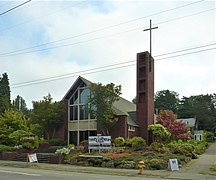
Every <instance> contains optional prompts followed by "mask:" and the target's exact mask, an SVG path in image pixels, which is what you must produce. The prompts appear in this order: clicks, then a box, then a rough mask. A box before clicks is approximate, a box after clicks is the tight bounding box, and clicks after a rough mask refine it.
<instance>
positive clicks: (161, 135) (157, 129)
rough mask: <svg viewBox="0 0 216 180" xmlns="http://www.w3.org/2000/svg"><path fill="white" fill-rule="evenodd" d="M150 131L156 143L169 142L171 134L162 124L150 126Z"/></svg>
mask: <svg viewBox="0 0 216 180" xmlns="http://www.w3.org/2000/svg"><path fill="white" fill-rule="evenodd" d="M148 131H150V132H151V133H152V134H153V135H154V137H155V139H156V141H159V142H162V141H167V140H169V138H170V136H171V133H170V132H169V131H168V130H167V129H166V128H165V127H164V126H163V125H161V124H151V125H149V126H148Z"/></svg>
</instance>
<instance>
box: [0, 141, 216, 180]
mask: <svg viewBox="0 0 216 180" xmlns="http://www.w3.org/2000/svg"><path fill="white" fill-rule="evenodd" d="M215 162H216V142H215V143H213V144H212V145H211V146H210V147H209V148H208V149H207V151H206V152H205V153H204V154H203V155H201V156H200V157H199V159H195V160H192V161H191V163H190V164H189V165H188V166H186V167H183V168H181V169H180V170H179V171H173V172H172V171H168V170H145V171H144V175H138V170H137V169H115V168H101V167H87V166H75V165H65V164H47V163H33V164H31V166H28V167H27V163H26V162H19V161H2V160H0V166H13V167H22V168H38V169H46V170H56V171H69V172H80V173H94V174H108V175H122V176H131V177H134V176H144V177H152V178H154V177H155V178H156V177H157V178H162V179H163V178H166V179H184V180H187V179H191V180H193V179H194V180H204V179H205V180H211V179H212V180H213V179H216V173H215V172H211V171H210V170H209V168H210V167H211V165H213V164H214V163H215Z"/></svg>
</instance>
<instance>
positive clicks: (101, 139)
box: [89, 134, 111, 153]
mask: <svg viewBox="0 0 216 180" xmlns="http://www.w3.org/2000/svg"><path fill="white" fill-rule="evenodd" d="M91 149H94V150H99V153H100V151H101V150H109V149H111V136H101V134H97V136H89V151H90V150H91Z"/></svg>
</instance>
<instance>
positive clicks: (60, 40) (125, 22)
mask: <svg viewBox="0 0 216 180" xmlns="http://www.w3.org/2000/svg"><path fill="white" fill-rule="evenodd" d="M202 1H204V0H201V1H195V2H192V3H189V4H186V5H181V6H177V7H175V8H171V9H167V10H164V11H160V12H156V13H153V14H150V15H147V16H143V17H139V18H136V19H132V20H129V21H124V22H121V23H117V24H114V25H110V26H106V27H102V28H98V29H96V30H93V31H89V32H86V33H81V34H78V35H75V36H71V37H67V38H62V39H59V40H55V41H51V42H47V43H43V44H39V45H35V46H32V47H27V48H22V49H18V50H14V51H11V52H7V53H2V54H0V56H2V55H7V54H8V55H9V54H11V53H16V52H20V51H24V50H28V49H35V48H38V47H41V46H45V45H49V44H53V43H57V42H62V41H66V40H69V39H73V38H77V37H81V36H84V35H89V34H92V33H96V32H99V31H103V30H106V29H110V28H113V27H116V26H120V25H123V24H127V23H131V22H134V21H137V20H140V19H144V18H148V17H152V16H155V15H159V14H162V13H165V12H169V11H172V10H176V9H179V8H183V7H187V6H190V5H193V4H196V3H200V2H202ZM214 9H215V8H212V9H208V10H205V11H201V12H198V13H195V14H191V15H188V17H190V16H193V15H198V14H201V13H205V12H208V11H211V10H214ZM186 17H187V16H183V17H180V18H175V19H173V20H169V21H167V22H170V21H174V20H177V19H181V18H186ZM163 23H166V22H160V23H157V24H163ZM142 28H145V27H142ZM137 29H140V28H136V29H132V30H129V31H123V32H120V33H126V32H131V31H134V30H137ZM117 34H119V33H117ZM114 35H116V34H114ZM107 37H110V35H108V36H107ZM101 38H104V36H102V37H101ZM96 39H100V37H99V38H93V39H90V40H87V41H86V42H89V41H93V40H96ZM80 43H84V41H82V42H76V43H72V44H68V45H67V44H66V45H62V46H56V47H50V48H44V49H40V50H35V51H28V52H23V53H24V54H25V53H27V54H28V53H32V52H37V51H46V50H50V49H56V48H61V47H66V46H70V45H74V44H80ZM15 55H20V53H17V54H15Z"/></svg>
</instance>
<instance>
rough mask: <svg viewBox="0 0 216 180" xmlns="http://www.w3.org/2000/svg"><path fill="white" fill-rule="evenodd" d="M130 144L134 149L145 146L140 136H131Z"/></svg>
mask: <svg viewBox="0 0 216 180" xmlns="http://www.w3.org/2000/svg"><path fill="white" fill-rule="evenodd" d="M131 145H132V148H133V149H134V150H141V149H144V148H145V147H146V141H145V140H144V139H143V138H142V137H133V138H132V139H131Z"/></svg>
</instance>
